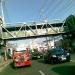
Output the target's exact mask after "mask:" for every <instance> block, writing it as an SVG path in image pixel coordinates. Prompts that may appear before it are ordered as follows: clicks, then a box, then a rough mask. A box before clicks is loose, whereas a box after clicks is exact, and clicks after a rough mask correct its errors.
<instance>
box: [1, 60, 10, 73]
mask: <svg viewBox="0 0 75 75" xmlns="http://www.w3.org/2000/svg"><path fill="white" fill-rule="evenodd" d="M10 63H11V60H7V61H4V63H1V65H0V72H2V71H3V69H4V68H5V67H6V66H8V65H9V64H10Z"/></svg>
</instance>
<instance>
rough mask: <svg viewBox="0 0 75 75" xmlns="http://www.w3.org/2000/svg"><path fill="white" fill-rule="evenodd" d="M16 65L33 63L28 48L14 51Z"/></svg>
mask: <svg viewBox="0 0 75 75" xmlns="http://www.w3.org/2000/svg"><path fill="white" fill-rule="evenodd" d="M13 63H14V67H21V66H27V65H29V66H30V65H31V55H30V53H29V52H28V51H27V50H19V51H17V50H14V51H13Z"/></svg>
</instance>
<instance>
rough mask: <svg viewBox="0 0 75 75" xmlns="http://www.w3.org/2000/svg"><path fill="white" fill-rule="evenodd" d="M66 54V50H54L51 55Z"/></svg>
mask: <svg viewBox="0 0 75 75" xmlns="http://www.w3.org/2000/svg"><path fill="white" fill-rule="evenodd" d="M63 53H65V50H63V49H53V50H51V54H63Z"/></svg>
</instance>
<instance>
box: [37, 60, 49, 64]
mask: <svg viewBox="0 0 75 75" xmlns="http://www.w3.org/2000/svg"><path fill="white" fill-rule="evenodd" d="M38 62H39V63H42V64H49V63H46V62H45V61H44V60H43V59H39V60H38Z"/></svg>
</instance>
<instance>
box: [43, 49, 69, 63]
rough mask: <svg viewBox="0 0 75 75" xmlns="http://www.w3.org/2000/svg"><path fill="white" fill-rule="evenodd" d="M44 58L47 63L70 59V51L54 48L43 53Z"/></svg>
mask: <svg viewBox="0 0 75 75" xmlns="http://www.w3.org/2000/svg"><path fill="white" fill-rule="evenodd" d="M44 60H45V61H46V62H48V63H59V62H62V61H70V53H69V52H68V51H66V50H64V49H62V48H54V49H51V50H47V51H46V52H45V53H44Z"/></svg>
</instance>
